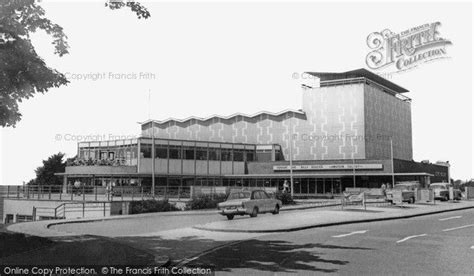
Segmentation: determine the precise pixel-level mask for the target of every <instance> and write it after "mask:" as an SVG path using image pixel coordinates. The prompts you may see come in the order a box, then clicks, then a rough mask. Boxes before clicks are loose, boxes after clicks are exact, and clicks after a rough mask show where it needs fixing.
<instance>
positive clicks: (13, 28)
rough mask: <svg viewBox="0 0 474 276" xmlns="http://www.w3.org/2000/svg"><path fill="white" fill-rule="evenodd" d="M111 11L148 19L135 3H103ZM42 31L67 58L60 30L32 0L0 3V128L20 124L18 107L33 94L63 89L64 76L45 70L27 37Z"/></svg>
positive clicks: (60, 54) (139, 5)
mask: <svg viewBox="0 0 474 276" xmlns="http://www.w3.org/2000/svg"><path fill="white" fill-rule="evenodd" d="M105 6H106V7H109V8H110V9H112V10H116V9H120V8H125V7H126V8H130V9H131V10H132V12H134V13H136V15H137V17H138V18H139V19H141V18H145V19H146V18H148V17H150V13H149V12H148V10H147V9H146V8H145V7H143V6H142V5H141V4H140V3H138V2H125V0H123V1H117V0H114V1H113V2H106V3H105ZM38 30H43V31H45V32H46V33H47V34H48V35H49V36H51V38H52V39H53V41H52V44H53V45H54V49H55V50H54V53H55V54H57V55H59V56H63V55H65V54H68V53H69V52H68V49H69V44H68V42H67V36H66V35H65V34H64V32H63V28H62V27H61V26H59V25H58V24H54V23H53V22H51V21H50V20H49V19H48V18H47V17H46V16H45V11H44V9H43V8H42V7H41V6H40V5H39V4H38V3H37V2H35V0H1V1H0V126H2V127H11V126H12V127H15V125H16V123H17V122H18V121H20V120H21V113H20V111H19V108H18V103H20V102H22V101H23V100H26V99H29V98H31V97H33V96H34V95H35V94H36V93H42V94H44V93H45V92H48V90H49V89H50V88H53V87H60V86H62V85H66V84H67V83H68V82H69V81H68V80H67V79H66V77H65V75H64V74H62V73H60V72H58V71H57V70H55V69H52V68H49V67H48V66H47V65H46V63H45V62H44V60H43V59H42V58H41V57H39V56H38V54H37V53H36V51H35V48H34V46H33V44H32V42H31V40H30V34H31V33H34V32H36V31H38Z"/></svg>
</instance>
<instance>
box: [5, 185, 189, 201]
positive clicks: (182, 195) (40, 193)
mask: <svg viewBox="0 0 474 276" xmlns="http://www.w3.org/2000/svg"><path fill="white" fill-rule="evenodd" d="M2 196H3V197H4V198H18V199H20V198H21V199H32V200H63V201H69V200H70V201H130V200H132V201H133V200H146V199H189V198H191V187H189V186H156V187H155V189H154V191H153V190H152V188H151V187H148V186H115V187H112V188H107V187H103V186H86V185H82V186H80V187H74V186H68V187H67V188H66V189H63V187H62V186H57V185H48V186H37V185H35V186H31V185H25V186H7V187H6V190H4V192H3V195H2Z"/></svg>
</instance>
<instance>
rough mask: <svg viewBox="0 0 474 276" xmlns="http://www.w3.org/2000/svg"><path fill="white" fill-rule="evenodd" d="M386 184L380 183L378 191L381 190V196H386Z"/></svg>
mask: <svg viewBox="0 0 474 276" xmlns="http://www.w3.org/2000/svg"><path fill="white" fill-rule="evenodd" d="M386 190H387V186H386V185H385V183H382V186H381V187H380V191H381V192H382V195H383V196H387V192H386Z"/></svg>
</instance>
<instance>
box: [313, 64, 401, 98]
mask: <svg viewBox="0 0 474 276" xmlns="http://www.w3.org/2000/svg"><path fill="white" fill-rule="evenodd" d="M305 73H306V74H309V75H312V76H315V77H318V78H319V79H320V80H321V81H333V80H342V79H352V78H367V79H369V80H372V81H374V82H376V83H378V84H381V85H383V86H385V87H387V88H389V89H391V90H393V91H395V92H397V93H406V92H409V90H408V89H405V88H403V87H401V86H399V85H398V84H395V83H393V82H391V81H389V80H387V79H385V78H383V77H381V76H379V75H377V74H374V73H372V72H370V71H369V70H367V69H364V68H360V69H356V70H352V71H347V72H339V73H335V72H305Z"/></svg>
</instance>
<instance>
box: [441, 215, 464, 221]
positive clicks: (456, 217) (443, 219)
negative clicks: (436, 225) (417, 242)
mask: <svg viewBox="0 0 474 276" xmlns="http://www.w3.org/2000/svg"><path fill="white" fill-rule="evenodd" d="M458 218H462V216H455V217H449V218H442V219H439V220H440V221H445V220H450V219H458Z"/></svg>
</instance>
